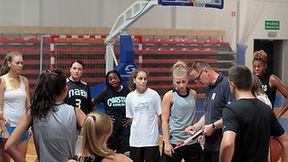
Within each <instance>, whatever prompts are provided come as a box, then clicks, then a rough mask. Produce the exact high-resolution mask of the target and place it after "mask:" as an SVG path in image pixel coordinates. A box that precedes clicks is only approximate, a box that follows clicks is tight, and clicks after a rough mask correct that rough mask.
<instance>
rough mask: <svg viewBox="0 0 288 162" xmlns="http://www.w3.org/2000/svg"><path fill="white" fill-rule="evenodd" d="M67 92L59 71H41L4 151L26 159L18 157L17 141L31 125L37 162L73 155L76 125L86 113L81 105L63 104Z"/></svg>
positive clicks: (52, 161)
mask: <svg viewBox="0 0 288 162" xmlns="http://www.w3.org/2000/svg"><path fill="white" fill-rule="evenodd" d="M66 94H67V86H66V77H65V75H64V74H63V73H62V71H59V70H55V71H53V72H51V71H46V72H43V73H41V75H40V77H39V81H38V83H37V85H36V88H35V91H34V93H33V96H32V99H31V107H30V109H29V110H28V111H26V112H25V114H24V115H23V117H22V119H21V121H20V122H19V125H18V126H17V128H16V129H15V131H14V132H13V133H12V135H11V136H10V137H9V138H8V141H7V143H6V145H5V150H6V151H7V152H8V153H9V155H10V156H11V157H12V158H13V160H14V161H17V162H24V161H25V158H24V157H23V156H20V155H21V152H20V151H19V150H18V149H17V143H18V142H19V140H20V138H21V136H22V135H23V134H24V133H25V132H26V131H27V130H28V129H29V127H30V126H31V127H32V132H33V139H34V144H35V148H36V152H37V158H38V161H39V162H64V161H68V159H70V158H72V157H73V155H74V153H75V143H76V137H77V132H76V130H77V128H76V127H77V124H78V125H79V126H82V124H83V122H84V119H85V114H84V113H83V112H82V111H81V109H80V108H74V107H73V106H70V105H67V104H65V103H64V98H65V97H66Z"/></svg>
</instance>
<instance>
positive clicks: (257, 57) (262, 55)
mask: <svg viewBox="0 0 288 162" xmlns="http://www.w3.org/2000/svg"><path fill="white" fill-rule="evenodd" d="M254 61H262V62H263V63H265V64H266V63H267V61H268V55H267V53H266V52H265V51H263V50H260V51H255V52H254V54H253V62H254Z"/></svg>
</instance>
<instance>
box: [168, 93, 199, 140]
mask: <svg viewBox="0 0 288 162" xmlns="http://www.w3.org/2000/svg"><path fill="white" fill-rule="evenodd" d="M172 91H173V92H172V95H173V104H172V106H171V108H170V118H169V132H170V143H171V144H177V143H178V142H180V141H184V140H185V139H187V138H188V137H190V136H189V135H188V134H187V133H185V132H184V130H185V128H187V127H188V126H190V125H192V122H193V121H194V119H195V113H196V100H195V98H194V97H193V96H192V91H191V90H189V89H187V91H188V94H187V95H186V96H181V95H180V94H179V93H178V92H177V91H176V90H175V89H172ZM194 143H196V142H195V141H194ZM189 144H192V143H189Z"/></svg>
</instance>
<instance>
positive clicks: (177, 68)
mask: <svg viewBox="0 0 288 162" xmlns="http://www.w3.org/2000/svg"><path fill="white" fill-rule="evenodd" d="M172 76H173V77H176V76H181V77H182V76H184V77H188V69H187V65H186V63H185V62H183V61H181V60H178V61H177V62H176V63H175V64H174V65H173V67H172Z"/></svg>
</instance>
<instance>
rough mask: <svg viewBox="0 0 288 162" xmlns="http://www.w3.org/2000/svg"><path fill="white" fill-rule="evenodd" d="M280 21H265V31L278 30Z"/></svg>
mask: <svg viewBox="0 0 288 162" xmlns="http://www.w3.org/2000/svg"><path fill="white" fill-rule="evenodd" d="M279 29H280V21H275V20H265V30H279Z"/></svg>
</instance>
